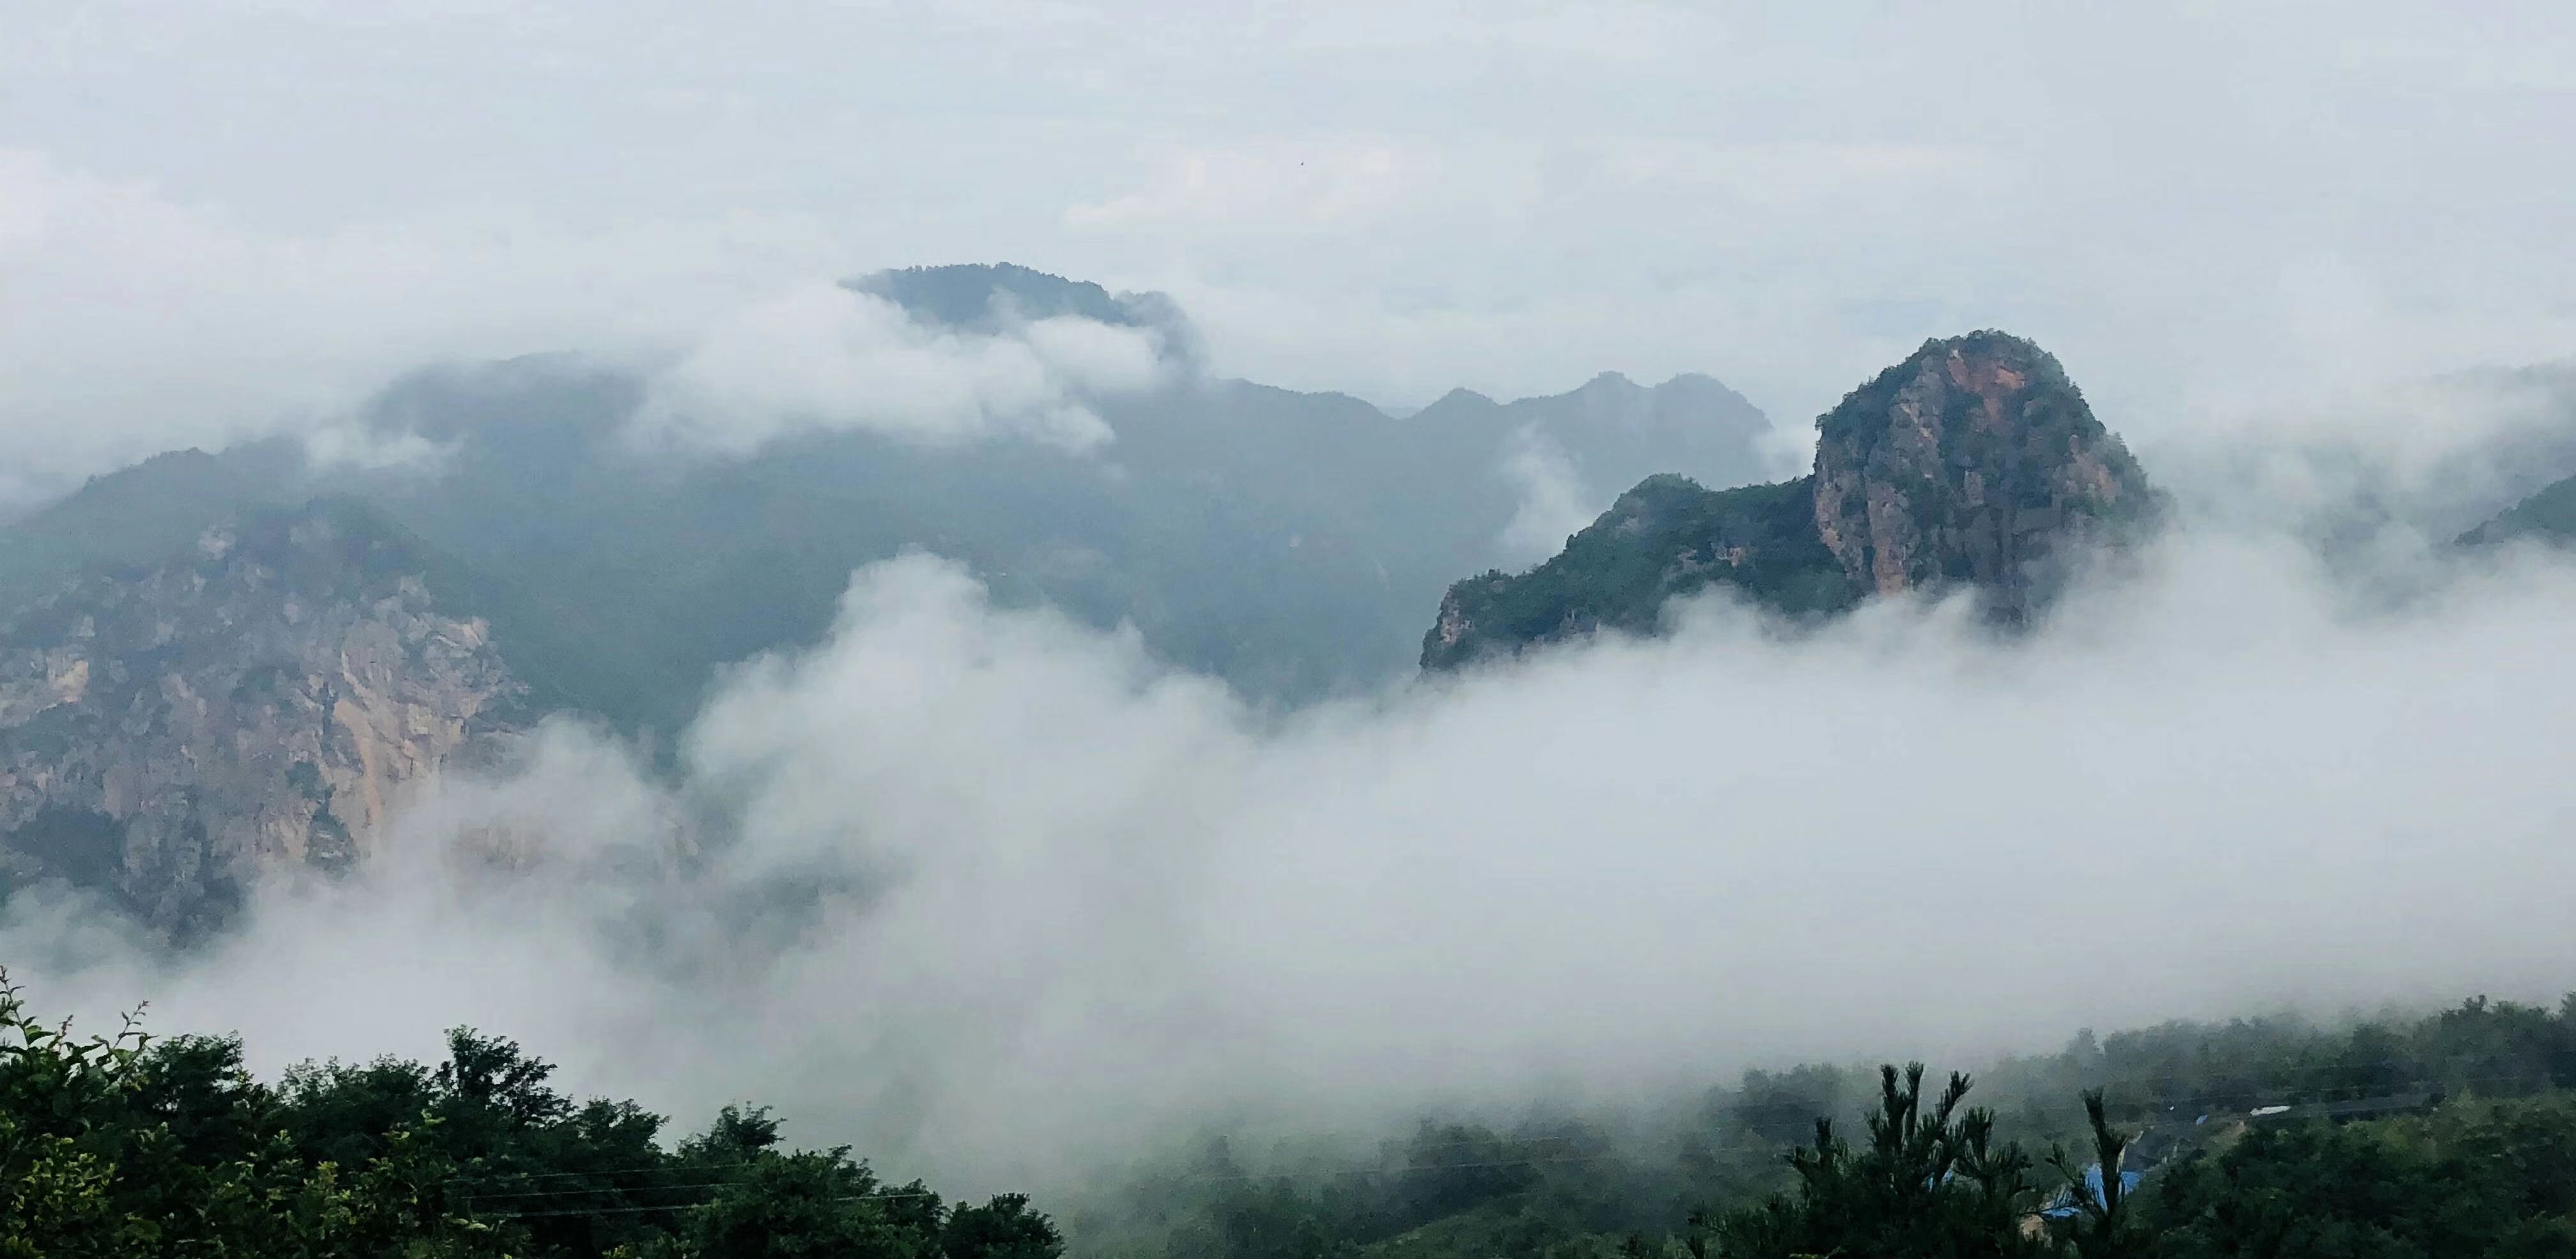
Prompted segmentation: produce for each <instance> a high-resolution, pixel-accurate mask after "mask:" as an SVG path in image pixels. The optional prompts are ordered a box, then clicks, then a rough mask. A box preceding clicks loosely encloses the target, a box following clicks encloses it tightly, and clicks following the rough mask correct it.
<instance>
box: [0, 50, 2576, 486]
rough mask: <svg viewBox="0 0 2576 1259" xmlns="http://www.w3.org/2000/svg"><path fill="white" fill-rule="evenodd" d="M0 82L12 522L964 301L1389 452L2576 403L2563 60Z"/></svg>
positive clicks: (1568, 59) (817, 53)
mask: <svg viewBox="0 0 2576 1259" xmlns="http://www.w3.org/2000/svg"><path fill="white" fill-rule="evenodd" d="M2462 8H2473V11H2471V12H2467V13H2465V14H2463V13H2461V12H2459V11H2458V10H2460V9H2462ZM0 24H4V25H5V26H6V28H7V31H8V35H7V37H6V38H5V39H0V429H5V432H0V450H4V451H5V453H6V454H8V455H9V456H11V457H12V458H13V459H15V460H17V461H18V467H17V470H16V472H15V476H16V477H17V479H18V481H19V482H20V483H22V484H25V483H31V482H40V481H42V480H43V479H44V478H45V477H47V476H52V475H60V474H76V473H80V472H86V471H95V470H97V468H96V467H95V466H91V465H97V464H102V463H108V462H113V461H120V460H122V459H124V458H130V457H132V456H133V455H135V454H139V453H144V452H146V451H147V450H149V449H156V448H159V447H160V446H164V445H171V444H181V443H184V442H190V441H199V442H202V441H209V440H216V439H219V438H220V437H221V436H223V435H227V434H233V433H239V432H248V431H257V430H259V429H261V428H264V427H267V426H270V425H273V424H275V423H278V422H279V420H278V419H277V417H278V416H280V415H282V414H288V413H300V414H307V415H309V414H312V413H317V412H320V411H327V410H328V409H330V408H333V407H338V406H345V405H346V402H347V399H348V398H349V397H350V396H352V394H353V393H354V392H357V391H362V390H363V389H365V388H366V387H368V386H369V385H370V384H372V383H374V382H375V381H377V380H380V379H381V378H382V377H383V376H384V375H385V374H387V373H389V372H391V371H393V370H396V369H397V368H399V367H400V366H403V365H406V364H408V363H410V362H416V361H418V360H419V359H421V358H424V357H430V356H435V355H445V354H478V355H488V354H506V353H514V352H519V351H525V350H536V349H547V348H557V347H572V348H585V349H619V348H628V347H632V346H635V345H649V344H657V343H665V342H670V341H674V340H679V339H683V338H685V337H686V336H687V335H688V334H689V330H691V329H693V328H696V327H698V326H700V325H701V324H702V323H703V322H704V321H706V320H709V319H712V318H716V317H717V316H718V315H719V314H720V313H721V312H723V311H725V310H728V309H734V308H737V307H738V306H740V305H741V304H745V303H757V302H761V301H765V300H774V299H775V295H776V294H778V293H780V292H786V291H794V289H795V286H797V285H799V284H810V283H811V282H812V281H813V280H815V279H817V278H829V277H833V276H839V275H844V274H850V273H856V272H860V271H864V270H869V269H873V268H877V267H881V266H893V265H908V264H916V263H936V262H949V261H969V260H996V259H1007V260H1012V261H1017V262H1023V263H1027V264H1030V265H1034V266H1038V267H1041V268H1045V269H1048V270H1053V271H1058V272H1061V273H1065V274H1070V275H1074V276H1078V277H1083V278H1089V279H1096V280H1099V281H1101V282H1103V283H1105V284H1108V285H1110V286H1111V287H1113V288H1146V287H1153V288H1163V289H1167V290H1169V291H1171V292H1173V293H1175V294H1176V295H1178V296H1179V297H1180V298H1181V299H1182V300H1183V302H1184V304H1185V305H1186V307H1187V308H1188V309H1189V310H1190V312H1191V313H1192V314H1193V315H1194V316H1195V317H1196V318H1197V319H1198V320H1199V321H1200V323H1201V324H1202V325H1204V327H1205V329H1206V331H1207V333H1208V336H1209V340H1210V343H1211V350H1212V354H1213V357H1214V361H1215V363H1216V365H1217V367H1218V368H1219V369H1220V370H1222V371H1225V372H1228V373H1231V374H1240V375H1245V376H1250V377H1253V378H1256V379H1262V380H1266V381H1271V382H1275V383H1281V384H1287V385H1292V386H1299V387H1307V388H1333V389H1342V390H1347V391H1351V392H1355V393H1358V394H1361V395H1363V396H1366V397H1370V398H1372V399H1376V400H1380V401H1385V402H1393V403H1410V402H1420V401H1424V400H1427V399H1429V398H1431V397H1434V396H1436V395H1437V394H1439V393H1440V392H1442V391H1444V390H1445V389H1447V388H1448V387H1450V386H1452V385H1461V384H1463V385H1467V386H1471V387H1474V388H1477V389H1480V390H1483V391H1486V392H1488V393H1494V394H1498V395H1504V396H1511V395H1518V394H1526V393H1532V392H1542V391H1545V392H1554V391H1559V390H1562V389H1566V388H1570V387H1572V386H1574V385H1575V384H1578V383H1580V382H1581V381H1582V380H1584V379H1585V378H1587V377H1588V376H1590V375H1591V374H1593V373H1595V372H1598V371H1601V370H1605V369H1618V370H1624V371H1626V372H1629V373H1630V374H1632V375H1635V376H1638V377H1640V378H1645V379H1659V378H1661V377H1663V376H1665V375H1668V374H1671V373H1673V372H1676V371H1683V370H1700V371H1707V372H1710V373H1712V374H1714V375H1717V376H1719V377H1720V378H1722V379H1724V380H1726V381H1728V382H1729V383H1731V384H1734V385H1736V386H1737V387H1738V388H1740V389H1742V390H1743V391H1744V392H1746V393H1747V394H1748V395H1749V396H1751V397H1752V398H1753V399H1754V400H1755V401H1756V402H1757V403H1759V404H1761V405H1762V406H1764V407H1765V408H1766V409H1768V410H1770V411H1771V412H1772V413H1773V414H1774V415H1775V417H1778V418H1781V419H1784V420H1786V421H1787V422H1790V423H1792V424H1797V423H1802V422H1803V421H1804V420H1805V419H1807V418H1809V417H1811V416H1813V415H1814V414H1815V413H1816V412H1817V411H1819V410H1821V409H1822V408H1824V407H1825V406H1828V405H1830V404H1831V402H1832V401H1833V400H1834V399H1835V398H1836V397H1838V396H1839V395H1840V393H1841V392H1842V391H1843V390H1845V389H1847V388H1849V387H1850V386H1851V385H1853V384H1854V383H1857V381H1858V380H1859V379H1860V378H1862V377H1863V376H1865V375H1866V374H1867V373H1868V372H1870V371H1871V370H1873V369H1875V368H1876V367H1878V366H1881V365H1883V364H1884V363H1886V362H1888V361H1890V360H1892V359H1893V358H1894V357H1896V356H1898V355H1900V354H1901V353H1902V352H1903V351H1905V350H1906V349H1909V348H1911V346H1912V345H1914V344H1915V343H1917V342H1918V341H1919V340H1920V339H1921V338H1923V337H1925V336H1929V335H1938V334H1946V333H1950V332H1955V331H1960V330H1964V329H1967V328H1971V327H1977V326H1986V325H1999V326H2003V327H2007V328H2010V329H2012V330H2015V331H2019V332H2023V333H2025V334H2027V335H2031V336H2033V337H2035V338H2037V339H2039V340H2040V341H2041V342H2042V343H2043V344H2045V345H2047V346H2049V347H2051V348H2053V349H2055V350H2057V351H2058V353H2059V354H2060V356H2061V357H2062V358H2064V359H2065V360H2066V361H2067V364H2068V366H2069V368H2070V369H2071V370H2072V371H2073V372H2074V373H2075V375H2076V377H2077V379H2078V380H2079V381H2081V382H2083V383H2084V384H2085V385H2086V387H2087V388H2088V391H2089V392H2091V393H2092V394H2093V396H2094V397H2095V399H2096V402H2097V404H2099V405H2100V407H2101V409H2102V410H2103V412H2104V414H2105V418H2106V419H2107V420H2109V421H2110V422H2111V423H2112V424H2113V425H2114V426H2115V427H2118V428H2121V429H2123V430H2124V431H2128V432H2131V433H2132V434H2134V435H2139V436H2143V437H2147V438H2149V439H2150V440H2152V438H2153V436H2154V434H2155V433H2157V432H2159V431H2164V430H2168V429H2172V428H2175V427H2178V426H2181V425H2185V424H2187V423H2189V422H2192V421H2194V420H2200V421H2204V422H2206V421H2211V420H2212V419H2213V417H2215V418H2216V419H2218V420H2220V421H2225V420H2226V419H2227V418H2228V417H2231V416H2234V415H2237V414H2240V413H2241V412H2242V411H2243V409H2244V408H2247V407H2250V406H2258V405H2269V404H2273V403H2277V402H2278V401H2279V400H2281V399H2284V398H2290V397H2308V396H2312V395H2314V394H2315V393H2317V392H2318V391H2319V390H2320V389H2329V390H2331V389H2348V388H2352V387H2355V386H2357V385H2367V384H2368V383H2370V382H2374V381H2378V380H2383V379H2394V378H2398V377H2404V376H2411V375H2419V374H2423V373H2428V372H2435V371H2440V370H2444V369H2448V368H2452V367H2458V366H2465V365H2471V364H2512V363H2524V362H2532V361H2538V360H2544V359H2554V358H2558V357H2562V356H2564V355H2566V354H2568V353H2569V352H2570V347H2571V346H2576V251H2571V250H2570V249H2568V248H2567V247H2566V243H2567V241H2568V240H2570V239H2571V238H2576V230H2572V229H2576V177H2571V176H2570V174H2569V173H2568V172H2569V170H2570V169H2571V163H2570V162H2569V161H2568V160H2567V158H2568V156H2569V149H2570V144H2571V142H2570V140H2569V137H2570V135H2572V134H2576V20H2571V19H2570V18H2568V16H2567V15H2566V9H2565V7H2564V6H2563V4H2558V3H2546V2H2542V3H2527V4H2502V3H2499V4H2487V5H2478V6H2438V7H2437V6H2429V5H2404V6H2401V5H2394V4H2384V3H2357V4H2356V3H2345V4H2337V5H2314V6H2306V5H2262V6H2254V5H2245V4H2235V3H2223V4H2222V3H2212V4H2149V3H2135V4H2126V5H2118V6H2082V7H2081V8H2080V9H2079V8H2078V7H2076V6H2063V7H2061V6H2033V5H2025V4H1976V3H1951V4H1943V5H1938V6H1911V5H1886V6H1880V5H1867V4H1843V5H1813V4H1783V5H1777V6H1756V5H1727V6H1718V5H1685V4H1655V3H1635V4H1620V3H1608V2H1596V3H1585V4H1574V5H1556V4H1546V3H1514V2H1511V0H1489V2H1479V3H1473V4H1468V3H1456V4H1442V3H1428V2H1423V0H1365V2H1352V3H1342V2H1340V0H1332V2H1325V3H1313V4H1287V3H1264V4H1251V5H1244V4H1223V3H1220V4H1204V3H1124V2H1102V3H1086V2H1083V0H948V2H942V3H912V2H908V0H883V2H878V3H870V2H868V0H857V2H850V3H834V4H789V3H743V4H735V5H722V6H718V5H706V4H698V3H685V4H684V3H675V2H668V0H619V2H618V3H607V2H606V0H558V2H531V3H503V2H501V0H392V2H387V3H360V2H356V0H225V2H215V3H199V4H178V3H166V2H165V3H149V4H131V3H118V2H116V0H74V2H57V0H0ZM0 488H6V487H0Z"/></svg>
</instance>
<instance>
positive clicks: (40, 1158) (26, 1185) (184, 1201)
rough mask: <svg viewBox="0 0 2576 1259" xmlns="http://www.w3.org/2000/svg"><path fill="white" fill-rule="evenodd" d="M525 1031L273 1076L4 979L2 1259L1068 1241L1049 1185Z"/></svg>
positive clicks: (654, 1254)
mask: <svg viewBox="0 0 2576 1259" xmlns="http://www.w3.org/2000/svg"><path fill="white" fill-rule="evenodd" d="M553 1074H554V1068H553V1067H552V1066H550V1065H548V1064H547V1063H546V1062H544V1061H543V1060H541V1059H539V1058H536V1057H535V1056H533V1055H531V1054H529V1053H528V1052H526V1051H525V1050H523V1049H521V1048H520V1046H519V1045H518V1044H516V1043H515V1042H512V1041H509V1040H506V1039H502V1038H499V1037H495V1036H487V1035H484V1034H482V1033H480V1032H477V1031H474V1030H472V1029H470V1028H459V1029H457V1030H455V1031H454V1032H452V1033H450V1034H449V1036H448V1053H447V1057H446V1059H445V1060H443V1061H441V1062H439V1063H436V1064H434V1065H433V1064H428V1063H421V1062H414V1061H409V1060H405V1059H398V1058H391V1057H386V1058H378V1059H375V1060H374V1061H371V1062H365V1063H343V1062H337V1061H331V1062H307V1063H304V1064H301V1065H299V1066H295V1067H291V1068H289V1069H288V1070H287V1071H286V1073H285V1075H284V1077H283V1078H282V1079H279V1080H276V1081H274V1082H271V1081H263V1080H258V1079H255V1078H253V1077H252V1076H251V1075H250V1074H249V1073H248V1072H246V1071H245V1070H244V1069H243V1067H242V1044H241V1041H240V1040H239V1039H237V1038H231V1037H210V1036H201V1035H178V1036H171V1037H167V1038H158V1037H155V1036H154V1035H153V1034H152V1032H151V1029H149V1027H148V1026H147V1025H145V1024H143V1023H140V1022H138V1021H136V1020H128V1022H127V1024H126V1026H125V1028H124V1029H123V1030H122V1031H120V1032H118V1033H116V1034H114V1035H111V1036H96V1035H88V1034H85V1033H84V1032H82V1031H81V1030H79V1029H74V1028H72V1027H71V1026H70V1025H69V1024H66V1023H49V1022H47V1021H45V1020H44V1019H42V1018H40V1017H38V1016H37V1015H36V1014H35V1013H34V1012H33V1010H32V1009H31V1008H30V1007H29V1006H28V1005H27V1003H26V1001H25V999H24V996H23V994H21V992H20V991H19V990H18V989H17V988H16V987H14V986H10V985H9V984H8V981H7V978H6V976H5V975H0V1255H8V1256H11V1257H12V1259H20V1257H23V1259H138V1257H141V1256H161V1255H166V1256H173V1257H175V1256H200V1255H243V1256H248V1255H257V1256H262V1257H263V1259H359V1257H362V1256H363V1257H376V1256H388V1257H389V1256H420V1257H427V1256H440V1257H453V1259H466V1257H468V1256H493V1257H499V1256H521V1257H533V1256H548V1257H556V1259H576V1257H581V1259H589V1257H594V1256H607V1255H614V1256H622V1257H625V1259H684V1257H687V1259H756V1257H757V1259H767V1257H771V1256H790V1255H810V1256H825V1255H831V1256H850V1257H852V1259H943V1257H944V1259H1053V1256H1055V1255H1057V1254H1058V1253H1060V1252H1061V1251H1062V1249H1063V1244H1062V1241H1061V1239H1060V1237H1059V1236H1058V1234H1057V1232H1056V1229H1055V1226H1054V1225H1053V1223H1052V1222H1050V1221H1049V1220H1048V1218H1047V1217H1046V1216H1045V1215H1044V1214H1043V1213H1041V1212H1039V1211H1036V1210H1034V1209H1032V1208H1031V1207H1030V1205H1029V1203H1028V1200H1027V1199H1026V1198H1025V1197H1022V1196H1019V1195H1003V1196H1000V1197H996V1198H993V1199H991V1200H989V1201H987V1202H985V1203H982V1204H980V1205H978V1204H971V1203H965V1202H958V1203H954V1204H951V1203H949V1202H948V1201H946V1200H945V1199H943V1198H942V1197H941V1196H940V1195H939V1194H938V1193H937V1192H935V1191H933V1190H931V1189H930V1188H928V1187H927V1186H925V1185H923V1184H921V1183H920V1182H919V1181H909V1182H905V1183H901V1184H896V1183H891V1182H888V1181H885V1180H883V1179H881V1178H880V1177H879V1176H878V1174H877V1173H876V1172H875V1171H874V1170H872V1169H871V1168H870V1167H869V1166H868V1165H867V1164H866V1163H865V1162H863V1161H858V1160H854V1159H853V1158H851V1156H850V1152H849V1151H848V1150H847V1149H846V1148H825V1149H802V1150H800V1149H796V1148H793V1147H791V1146H789V1145H787V1144H786V1143H785V1142H784V1141H783V1140H782V1135H783V1131H782V1130H783V1127H784V1121H783V1120H782V1119H781V1118H778V1117H774V1116H772V1115H771V1114H770V1112H769V1111H768V1110H766V1109H765V1108H757V1107H755V1108H750V1109H743V1108H735V1107H728V1108H726V1109H725V1110H724V1111H723V1112H722V1113H720V1114H718V1115H716V1116H715V1117H714V1120H713V1122H712V1123H710V1124H709V1125H708V1126H707V1127H706V1128H705V1129H703V1130H701V1131H699V1132H696V1133H694V1134H686V1135H678V1136H677V1139H676V1140H674V1139H673V1136H674V1134H671V1133H667V1132H665V1131H664V1124H665V1122H666V1121H665V1120H664V1119H663V1117H662V1116H660V1115H656V1114H652V1113H650V1112H648V1111H646V1110H644V1109H643V1108H641V1107H639V1106H637V1105H636V1104H635V1103H633V1102H626V1101H613V1100H610V1099H608V1098H591V1099H587V1100H581V1099H576V1098H574V1097H572V1096H570V1095H567V1094H565V1093H562V1092H559V1091H557V1090H556V1089H555V1087H554V1086H553V1085H552V1084H551V1083H550V1081H551V1079H552V1076H553Z"/></svg>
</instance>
